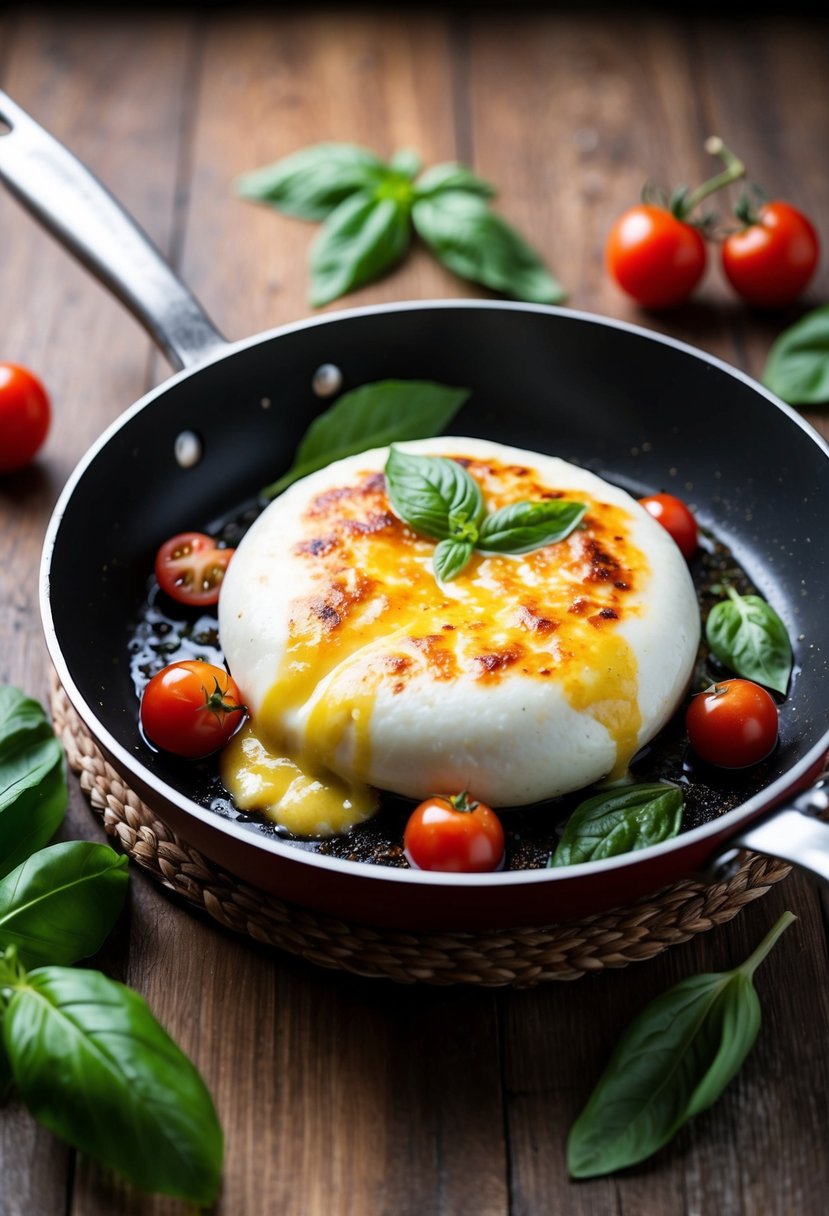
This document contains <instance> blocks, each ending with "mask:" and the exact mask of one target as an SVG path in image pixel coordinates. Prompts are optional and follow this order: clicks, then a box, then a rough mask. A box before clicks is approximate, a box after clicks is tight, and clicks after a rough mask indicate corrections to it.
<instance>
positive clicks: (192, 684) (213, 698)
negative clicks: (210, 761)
mask: <svg viewBox="0 0 829 1216" xmlns="http://www.w3.org/2000/svg"><path fill="white" fill-rule="evenodd" d="M244 715H245V707H244V705H243V704H242V698H241V697H240V695H239V689H238V687H237V685H236V682H235V681H234V680H233V679H231V677H230V676H229V675H228V674H227V672H226V671H225V669H224V668H223V667H216V666H215V665H214V664H213V663H205V662H202V660H201V659H184V660H183V661H182V662H180V663H171V664H170V665H169V667H165V668H163V669H162V670H161V671H159V672H158V673H157V674H156V675H154V676H153V678H152V679H151V680H150V682H149V684H148V685H147V687H146V688H145V689H144V695H143V697H142V698H141V725H142V726H143V728H144V733H145V734H146V736H147V738H148V739H149V740H150V742H152V743H155V745H156V746H157V747H160V748H161V749H162V750H163V751H165V752H172V753H173V754H174V755H176V756H187V757H189V758H190V759H197V758H198V757H200V756H209V755H210V754H211V752H215V751H218V749H219V748H220V747H222V746H223V745H224V744H225V743H226V742H227V740H228V739H229V738H230V736H231V735H232V734H233V732H234V731H235V730H236V727H237V726H238V725H239V723H240V722H241V721H242V718H243V717H244Z"/></svg>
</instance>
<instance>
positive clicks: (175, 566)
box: [155, 532, 236, 607]
mask: <svg viewBox="0 0 829 1216" xmlns="http://www.w3.org/2000/svg"><path fill="white" fill-rule="evenodd" d="M235 552H236V550H235V549H220V548H219V546H218V545H217V544H216V542H215V540H214V539H213V537H212V536H207V535H206V533H204V532H180V533H179V534H178V536H171V537H170V539H169V540H167V541H165V542H164V544H163V545H162V546H161V548H160V549H159V551H158V553H157V554H156V558H155V577H156V578H157V579H158V585H159V587H160V588H161V590H162V591H164V592H166V593H167V595H169V596H170V597H171V598H172V599H174V600H177V601H178V602H179V603H180V604H192V605H197V606H201V607H206V606H207V605H209V604H218V602H219V591H220V589H221V586H222V579H223V578H224V576H225V571H226V570H227V567H228V563H229V562H230V559H231V557H232V556H233V554H234V553H235Z"/></svg>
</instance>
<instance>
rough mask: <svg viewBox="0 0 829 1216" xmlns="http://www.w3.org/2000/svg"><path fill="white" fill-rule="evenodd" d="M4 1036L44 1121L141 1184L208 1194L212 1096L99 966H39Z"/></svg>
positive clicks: (215, 1145) (215, 1176)
mask: <svg viewBox="0 0 829 1216" xmlns="http://www.w3.org/2000/svg"><path fill="white" fill-rule="evenodd" d="M3 1035H4V1039H5V1045H6V1051H7V1053H8V1057H9V1060H10V1061H11V1067H12V1073H13V1076H14V1082H15V1085H16V1087H17V1089H18V1091H19V1093H20V1096H21V1098H22V1099H23V1101H24V1102H25V1104H26V1105H27V1106H28V1108H29V1110H30V1111H31V1113H32V1114H33V1115H34V1116H35V1118H36V1119H38V1120H39V1121H40V1122H41V1123H42V1124H43V1125H44V1126H45V1127H47V1128H49V1129H50V1130H51V1131H53V1132H55V1133H56V1134H57V1135H58V1136H61V1137H63V1139H65V1140H68V1141H69V1143H70V1144H73V1145H74V1146H75V1147H76V1148H78V1149H80V1150H81V1151H82V1152H85V1153H88V1154H89V1156H90V1157H94V1158H95V1159H96V1160H98V1161H101V1162H103V1163H104V1164H105V1165H108V1166H111V1167H112V1168H114V1169H116V1170H118V1171H119V1172H120V1173H122V1174H124V1175H125V1176H126V1177H127V1178H128V1179H129V1180H130V1181H131V1182H133V1183H134V1184H135V1185H136V1186H138V1187H140V1188H142V1189H143V1190H146V1191H151V1192H154V1191H161V1192H164V1193H165V1194H169V1195H177V1196H181V1197H183V1198H185V1199H188V1200H190V1201H191V1202H193V1203H201V1204H210V1203H212V1202H213V1201H214V1200H215V1198H216V1195H217V1192H218V1189H219V1179H220V1173H221V1166H222V1155H223V1143H222V1130H221V1127H220V1125H219V1121H218V1119H217V1117H216V1111H215V1109H214V1107H213V1102H212V1100H211V1097H210V1094H209V1093H208V1091H207V1089H206V1087H205V1084H204V1082H203V1081H202V1079H201V1077H200V1076H199V1074H198V1072H197V1071H196V1069H195V1068H194V1066H193V1064H192V1063H191V1062H190V1060H188V1058H187V1057H186V1056H185V1055H184V1053H183V1052H182V1051H181V1049H180V1048H179V1047H177V1046H176V1044H175V1043H174V1042H173V1040H172V1039H171V1038H170V1036H169V1035H168V1034H167V1033H166V1031H165V1030H164V1029H163V1028H162V1027H161V1026H160V1025H159V1023H158V1022H157V1021H156V1019H155V1018H154V1017H153V1015H152V1014H151V1012H150V1010H149V1009H148V1007H147V1005H146V1003H145V1002H144V1000H143V999H142V998H141V997H140V996H139V995H138V993H136V992H133V991H132V990H131V989H129V988H126V987H124V985H123V984H118V983H115V982H114V981H113V980H110V979H107V977H106V976H105V975H102V974H101V973H100V972H98V971H87V970H83V969H75V968H66V967H44V968H41V969H40V970H37V971H33V972H31V973H30V974H29V975H28V977H27V978H26V979H25V981H23V982H22V983H21V984H20V985H19V986H18V987H17V988H16V989H15V990H14V992H13V995H12V998H11V1000H10V1002H9V1005H8V1008H7V1010H6V1014H5V1017H4V1019H3Z"/></svg>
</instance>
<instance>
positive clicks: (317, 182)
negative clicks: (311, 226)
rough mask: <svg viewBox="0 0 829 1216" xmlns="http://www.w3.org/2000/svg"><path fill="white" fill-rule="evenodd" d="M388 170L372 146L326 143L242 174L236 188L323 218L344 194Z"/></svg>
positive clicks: (299, 215) (278, 205)
mask: <svg viewBox="0 0 829 1216" xmlns="http://www.w3.org/2000/svg"><path fill="white" fill-rule="evenodd" d="M385 172H386V166H385V165H384V164H383V162H382V161H381V160H380V159H379V158H378V157H376V156H375V155H374V153H373V152H370V151H369V150H368V149H367V148H360V147H358V146H357V145H356V144H340V143H321V144H313V145H312V146H311V147H309V148H301V149H300V150H299V151H298V152H293V153H292V154H291V155H290V156H285V157H283V158H282V159H281V160H278V161H277V162H276V163H275V164H273V165H267V166H265V168H263V169H257V170H255V171H254V172H253V173H245V174H243V175H242V176H241V177H240V178H238V179H237V181H236V190H237V192H238V193H239V194H240V195H241V196H242V197H243V198H246V199H250V200H252V201H253V202H260V203H270V204H271V206H273V207H276V208H277V209H278V210H279V211H282V212H284V213H285V215H293V216H296V217H297V218H298V219H303V220H324V219H325V218H326V216H328V215H330V214H331V212H332V211H333V210H334V208H335V207H338V206H339V204H340V203H341V202H342V201H343V199H346V198H348V196H349V195H351V194H355V193H357V191H364V190H368V189H371V187H372V186H374V185H375V184H376V183H377V182H378V181H379V180H380V178H381V177H382V176H383V174H384V173H385Z"/></svg>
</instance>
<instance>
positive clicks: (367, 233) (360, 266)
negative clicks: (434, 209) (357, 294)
mask: <svg viewBox="0 0 829 1216" xmlns="http://www.w3.org/2000/svg"><path fill="white" fill-rule="evenodd" d="M410 210H411V209H410V206H409V203H408V202H407V201H405V200H403V199H399V198H396V197H394V198H392V197H385V198H377V197H376V196H375V194H374V193H369V192H365V191H362V192H360V193H359V194H352V195H351V196H350V197H349V198H347V199H345V200H344V201H343V202H342V203H340V205H339V206H338V207H337V208H336V209H335V210H334V211H332V212H331V214H330V215H329V217H328V219H327V220H326V221H325V223H324V224H323V225H322V228H321V229H320V231H319V234H318V235H317V237H316V239H315V241H314V243H313V245H312V246H311V304H312V305H313V307H314V308H319V307H321V306H322V305H323V304H328V303H330V302H331V300H336V299H337V298H338V296H343V295H345V294H346V292H349V291H353V290H354V288H356V287H362V286H363V284H365V283H369V282H371V280H372V279H376V278H378V277H379V276H380V275H382V274H384V273H385V272H386V271H387V270H389V269H390V268H391V267H392V266H393V265H394V264H395V263H396V262H398V261H400V259H401V258H402V257H403V254H404V253H405V252H406V250H407V249H408V247H409V240H410V237H411V223H410V219H409V216H410Z"/></svg>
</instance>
